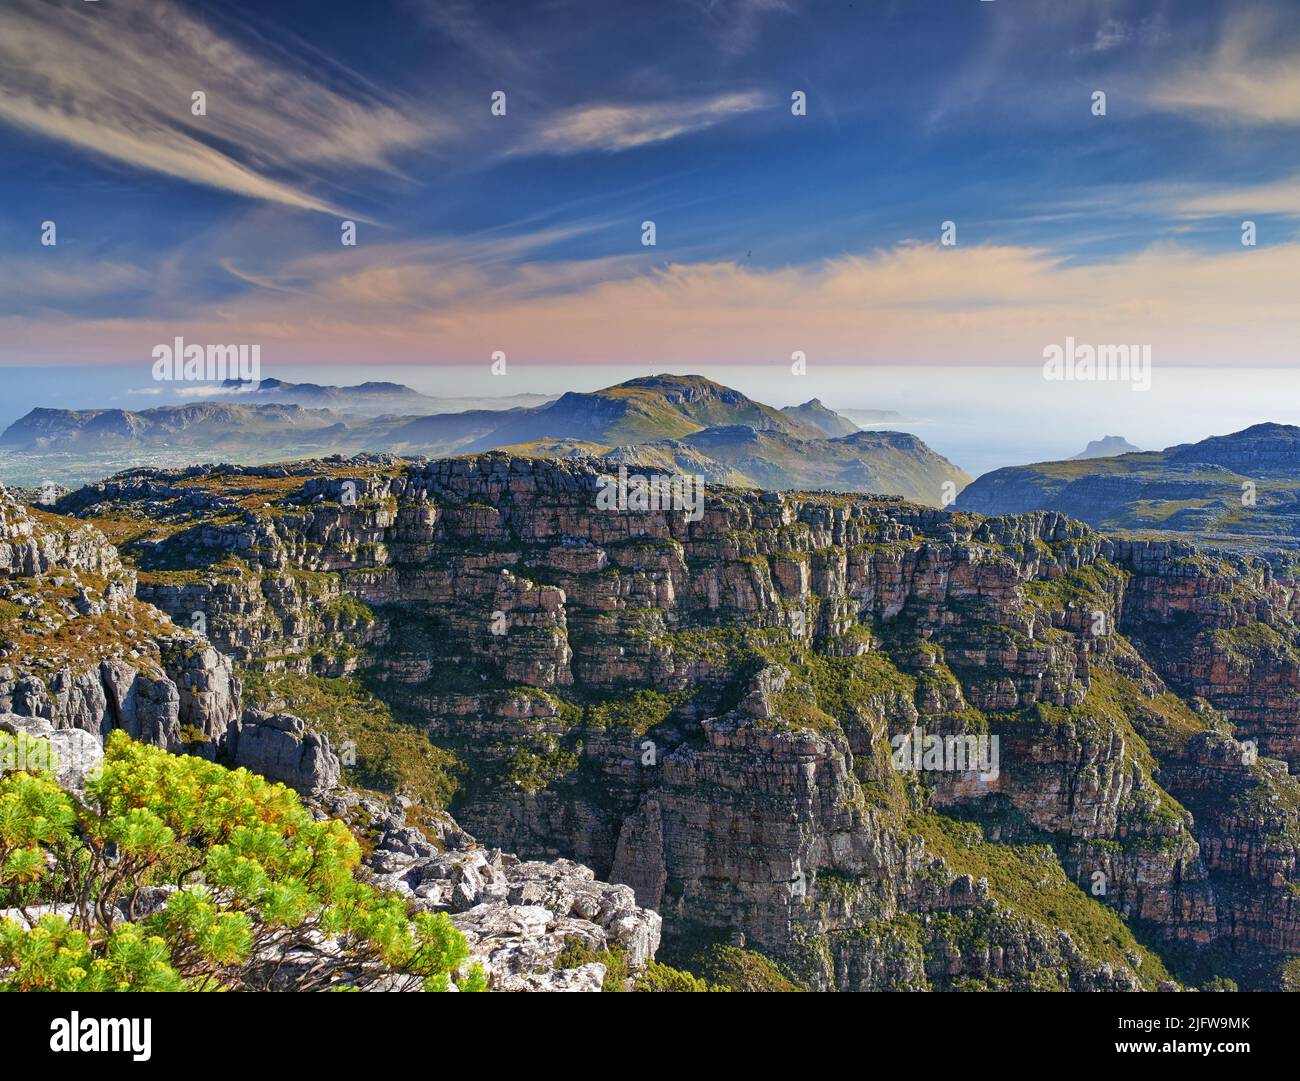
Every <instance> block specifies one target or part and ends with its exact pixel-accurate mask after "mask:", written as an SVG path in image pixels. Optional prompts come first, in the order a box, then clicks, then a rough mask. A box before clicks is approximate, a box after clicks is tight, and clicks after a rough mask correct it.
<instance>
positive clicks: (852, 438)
mask: <svg viewBox="0 0 1300 1081" xmlns="http://www.w3.org/2000/svg"><path fill="white" fill-rule="evenodd" d="M268 384H269V386H268ZM349 392H357V393H355V394H354V393H349ZM239 393H240V394H241V400H239V401H215V402H214V401H203V402H194V403H189V404H186V405H177V406H161V407H157V408H154V409H146V410H142V411H139V412H130V411H127V410H122V409H90V410H67V409H33V410H32V411H31V412H29V413H28V414H27V415H26V416H24V417H22V418H21V419H19V420H18V421H15V422H14V423H13V424H11V425H10V426H9V428H8V429H6V430H5V432H4V433H3V435H0V448H2V449H4V450H7V451H9V452H10V453H11V454H16V455H19V456H21V457H26V458H28V459H39V460H38V461H37V460H29V461H28V462H27V463H26V472H24V463H23V462H22V461H18V462H15V461H13V460H9V461H7V462H6V463H5V475H6V479H7V480H9V481H10V483H44V482H45V481H47V480H50V479H57V480H60V481H63V480H70V481H79V480H86V479H92V478H93V477H94V476H96V475H101V476H102V475H103V473H104V472H105V471H106V470H105V468H104V465H105V463H106V462H107V461H109V460H111V461H112V462H113V468H121V466H122V465H123V464H132V465H143V464H154V465H156V464H168V465H173V464H177V462H178V461H184V460H189V461H192V462H197V461H213V460H220V461H236V462H241V463H244V464H258V463H263V462H267V461H273V460H278V459H284V458H289V457H299V456H305V455H310V456H323V455H328V454H334V453H356V452H361V451H368V452H387V453H393V454H401V455H406V456H428V457H435V456H440V455H447V454H470V453H478V452H482V451H488V450H495V449H503V448H505V449H510V450H513V451H515V452H516V453H520V454H527V455H532V456H538V457H571V456H574V455H583V454H586V455H593V456H597V457H601V456H607V455H613V456H614V457H615V458H616V459H617V460H618V461H620V462H624V463H629V464H636V463H641V464H644V465H647V466H650V467H656V468H658V467H662V468H671V469H672V470H673V471H687V470H689V471H691V472H695V473H700V474H702V475H704V476H705V477H706V478H708V479H709V480H711V481H713V482H715V483H725V484H732V485H738V486H749V487H765V488H777V489H827V490H831V491H840V492H863V493H875V494H881V495H896V496H903V497H905V498H908V499H911V500H915V501H917V502H921V503H925V504H929V505H931V506H939V505H941V504H942V503H943V501H944V499H945V498H950V497H951V495H952V494H953V493H955V492H956V491H957V490H959V489H960V488H961V487H962V486H963V485H964V484H966V483H968V482H969V480H970V478H969V477H968V476H967V475H966V474H965V473H964V472H962V471H961V470H960V469H958V468H957V467H956V466H954V465H953V464H952V463H951V462H949V461H948V460H947V459H945V458H943V457H942V456H940V455H939V454H936V453H935V452H934V451H933V450H931V449H930V448H929V447H928V446H926V444H925V443H923V442H922V441H921V440H920V439H918V438H916V437H915V436H912V435H907V434H905V433H901V432H884V431H871V432H864V431H860V430H859V429H858V426H857V425H856V424H854V423H853V422H852V421H851V420H849V419H847V418H846V417H844V416H841V415H840V414H838V413H836V412H834V411H833V410H831V409H828V408H827V407H826V406H825V405H823V404H822V403H821V402H820V401H818V400H817V399H815V398H814V399H812V400H810V401H808V402H805V403H804V404H802V405H798V406H787V407H785V408H781V409H778V408H776V407H774V406H770V405H765V404H763V403H761V402H757V401H754V400H753V399H751V398H749V397H747V396H746V395H744V394H742V393H741V392H740V391H738V390H734V389H732V388H730V387H726V386H723V385H721V384H719V383H715V382H713V381H712V380H709V379H706V378H704V377H702V376H695V375H684V376H681V375H657V376H647V377H643V378H638V379H631V380H628V381H627V382H624V383H619V384H617V385H615V386H611V387H606V388H605V389H603V390H598V391H595V392H592V393H578V392H568V393H565V394H561V395H560V396H559V397H558V398H556V399H554V400H549V401H544V402H542V403H541V404H536V405H528V406H515V407H512V408H496V409H482V408H478V409H466V410H461V411H459V412H442V413H434V414H428V415H414V416H413V415H409V414H406V413H401V412H385V413H381V414H377V415H370V414H368V413H366V412H364V410H358V411H352V409H351V407H352V406H353V405H355V404H357V403H361V404H362V406H363V407H364V409H371V408H373V407H374V406H375V404H376V403H377V402H380V401H390V402H391V403H392V404H393V406H394V407H395V408H404V407H409V406H410V405H411V404H412V401H413V399H412V395H414V396H415V398H419V399H422V398H424V396H423V395H419V394H418V392H415V391H413V390H411V389H410V388H409V387H403V386H401V385H400V384H392V383H367V384H362V385H361V386H359V387H320V386H317V385H315V384H288V383H282V382H280V381H278V380H262V382H261V383H260V384H258V385H257V389H255V390H244V391H240V392H239ZM263 394H269V395H271V396H272V397H274V398H281V397H285V396H288V397H296V398H298V399H301V400H297V401H275V402H265V401H262V400H261V396H262V395H263ZM243 395H247V396H248V397H247V398H244V397H242V396H243ZM426 400H427V401H434V400H435V399H426ZM303 401H315V402H329V403H331V407H330V408H320V407H317V406H308V405H305V404H303ZM109 471H111V470H109Z"/></svg>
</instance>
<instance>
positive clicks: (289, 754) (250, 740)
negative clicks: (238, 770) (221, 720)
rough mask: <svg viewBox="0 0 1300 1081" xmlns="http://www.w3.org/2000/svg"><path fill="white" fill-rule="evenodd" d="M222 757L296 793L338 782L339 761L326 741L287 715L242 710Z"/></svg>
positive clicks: (314, 790) (302, 722) (315, 790)
mask: <svg viewBox="0 0 1300 1081" xmlns="http://www.w3.org/2000/svg"><path fill="white" fill-rule="evenodd" d="M226 757H227V758H228V759H229V761H230V762H231V764H232V765H236V766H243V767H244V768H246V769H249V770H252V771H253V772H254V773H260V774H261V775H262V776H263V777H269V778H270V779H271V780H273V781H280V782H282V783H284V784H287V785H288V786H289V787H290V788H295V789H297V790H298V791H299V792H323V791H326V790H327V789H330V788H332V787H333V786H334V785H336V784H337V783H338V780H339V759H338V755H336V754H335V753H334V752H333V751H331V750H330V744H329V740H328V739H327V738H326V737H325V736H322V735H319V734H317V733H316V732H311V731H309V730H308V729H307V725H306V722H304V721H303V720H302V718H301V717H295V716H293V715H292V714H290V713H267V712H266V711H264V710H258V709H246V710H244V712H243V715H242V716H241V717H240V719H239V723H238V724H236V725H235V726H234V728H233V729H232V730H231V732H230V734H229V737H228V738H227V741H226Z"/></svg>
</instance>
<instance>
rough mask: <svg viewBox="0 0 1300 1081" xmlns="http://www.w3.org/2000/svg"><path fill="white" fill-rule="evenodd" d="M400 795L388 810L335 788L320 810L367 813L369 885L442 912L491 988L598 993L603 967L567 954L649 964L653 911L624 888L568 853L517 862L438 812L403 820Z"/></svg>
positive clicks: (655, 934) (655, 936)
mask: <svg viewBox="0 0 1300 1081" xmlns="http://www.w3.org/2000/svg"><path fill="white" fill-rule="evenodd" d="M404 803H405V801H401V800H399V801H398V802H396V803H395V804H393V805H392V806H389V807H384V806H382V805H380V804H377V803H376V802H375V801H374V800H371V799H369V798H365V797H358V796H357V795H356V794H355V793H354V792H351V791H348V790H339V791H337V792H335V793H334V794H332V795H330V796H328V797H326V798H325V799H324V800H323V801H322V802H321V803H319V804H318V805H319V806H320V808H321V811H322V813H328V814H331V815H332V816H334V817H339V818H343V819H345V820H352V821H354V822H355V821H356V820H358V818H361V819H369V821H370V824H371V832H372V834H373V849H372V851H371V854H370V856H369V857H368V858H367V861H366V866H367V868H368V869H369V871H370V873H371V874H372V876H373V878H374V882H375V884H376V885H378V886H381V887H382V888H384V889H387V890H391V891H393V892H395V893H397V894H399V895H401V896H403V897H406V898H407V899H408V900H409V902H410V904H411V906H412V908H413V910H415V911H427V912H448V913H450V914H451V917H452V922H453V923H454V924H455V925H456V927H457V928H458V929H459V930H460V931H461V933H462V934H463V935H464V936H465V938H466V941H467V942H468V943H469V947H470V956H471V960H473V961H477V962H479V963H481V964H482V965H483V968H484V971H485V972H486V973H487V975H488V980H489V987H490V988H491V989H492V990H494V991H600V990H602V989H603V988H604V984H605V981H606V977H607V970H606V965H605V964H604V963H603V962H600V961H588V962H583V963H581V964H576V965H573V966H572V967H569V966H567V965H566V963H565V955H566V953H567V954H569V955H570V956H578V957H582V956H590V955H592V954H596V955H604V954H606V953H607V951H611V950H613V951H617V953H618V954H619V956H620V957H621V959H622V961H623V962H624V963H625V964H626V965H627V967H628V969H629V970H630V971H637V970H639V969H641V968H642V967H643V966H644V965H645V964H646V962H648V961H652V960H653V959H654V955H655V952H656V950H657V949H658V948H659V936H660V922H661V921H660V918H659V916H658V914H657V913H655V912H651V911H648V910H646V909H645V908H642V907H639V906H638V905H637V903H636V899H635V897H634V896H633V893H632V890H631V889H629V888H628V887H627V886H622V885H611V884H610V883H608V882H600V881H597V880H596V877H595V875H594V874H593V872H592V871H591V869H590V868H588V867H584V866H582V865H580V864H577V863H574V862H573V861H571V860H551V861H541V860H527V861H525V860H521V859H519V857H517V856H513V855H510V854H508V853H505V852H502V851H501V850H500V849H496V848H484V847H481V846H480V845H479V844H478V843H477V842H476V841H475V840H474V838H473V837H472V836H470V835H469V834H468V833H466V832H465V831H464V830H463V829H461V828H460V826H459V825H458V824H457V823H456V822H455V821H454V820H453V819H452V818H451V817H450V816H448V815H445V814H441V815H438V816H436V817H434V818H433V819H432V820H431V821H426V822H425V823H424V824H423V825H422V826H419V827H417V826H412V825H408V824H407V821H406V814H405V809H406V808H405V806H404V805H403V804H404Z"/></svg>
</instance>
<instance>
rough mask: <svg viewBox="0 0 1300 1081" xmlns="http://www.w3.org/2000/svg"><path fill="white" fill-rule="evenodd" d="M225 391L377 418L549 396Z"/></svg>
mask: <svg viewBox="0 0 1300 1081" xmlns="http://www.w3.org/2000/svg"><path fill="white" fill-rule="evenodd" d="M222 387H223V388H224V389H226V390H230V391H233V392H235V393H238V394H239V395H240V397H241V399H246V400H248V401H249V402H250V404H255V405H260V404H263V403H279V404H290V405H303V406H308V407H311V408H317V409H332V410H334V411H336V412H339V413H355V414H361V415H368V416H375V415H379V414H382V413H405V414H417V415H422V414H428V413H460V412H463V411H465V410H470V409H518V408H531V407H535V406H539V405H544V404H545V403H546V402H548V401H551V400H552V398H553V395H548V394H511V395H506V396H503V397H491V396H483V397H469V398H467V397H461V396H453V397H444V396H441V395H429V394H421V393H420V392H419V391H418V390H414V389H412V388H411V387H408V386H406V385H404V384H402V383H384V382H367V383H358V384H356V385H355V386H326V385H321V384H319V383H289V382H286V381H285V380H283V379H262V380H260V381H258V382H253V383H249V382H244V381H241V380H238V379H227V380H226V381H225V383H223V384H222Z"/></svg>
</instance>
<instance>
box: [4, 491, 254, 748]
mask: <svg viewBox="0 0 1300 1081" xmlns="http://www.w3.org/2000/svg"><path fill="white" fill-rule="evenodd" d="M135 593H136V577H135V573H134V572H133V571H132V570H130V569H127V568H125V567H123V565H122V563H121V560H120V558H119V555H118V553H117V551H116V549H115V548H114V547H113V546H112V545H111V544H109V543H108V541H107V540H106V539H105V538H104V536H103V534H101V533H100V532H99V531H98V530H97V529H94V528H92V527H90V526H81V525H78V524H77V523H76V522H75V521H72V520H68V519H59V518H54V517H52V516H49V515H46V516H44V517H41V516H38V515H37V514H35V513H34V512H29V511H27V510H26V509H25V508H23V507H21V506H19V505H18V504H17V503H16V502H15V501H14V500H12V499H11V498H10V497H9V496H8V494H7V493H6V492H5V491H4V490H3V489H2V488H0V710H3V711H5V712H11V713H15V714H20V715H23V716H30V717H39V718H42V719H44V720H46V721H48V722H49V723H50V724H51V725H52V726H53V727H54V728H55V729H59V730H63V729H80V730H81V731H84V732H89V733H92V734H95V735H101V736H102V735H105V734H107V733H108V732H109V731H111V730H113V729H122V730H124V731H126V732H127V733H128V734H129V735H130V736H131V737H132V738H133V739H138V740H143V741H145V742H148V743H154V744H157V745H159V746H163V747H168V748H170V749H172V750H179V749H181V748H183V747H193V748H197V747H198V746H199V745H204V744H206V745H209V753H215V748H216V747H218V746H219V745H220V744H221V743H222V742H223V740H224V738H225V733H226V729H227V727H228V726H229V725H230V724H231V722H232V721H233V720H234V718H235V716H236V714H237V712H238V708H237V703H238V688H237V685H236V682H235V677H234V672H233V669H232V667H231V664H230V661H229V660H228V659H227V658H226V657H224V656H222V655H221V654H220V653H218V652H217V650H215V649H213V648H212V646H211V645H210V644H209V643H208V642H207V640H206V639H205V638H204V637H203V636H202V635H201V634H198V633H195V632H193V631H190V630H188V629H181V628H179V627H177V626H176V625H174V624H173V623H172V622H171V620H170V619H168V618H167V616H165V615H164V614H163V613H162V612H161V611H159V610H158V609H157V608H154V607H153V606H152V605H149V604H145V603H142V602H140V601H139V600H138V599H137V598H136V595H135Z"/></svg>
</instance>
